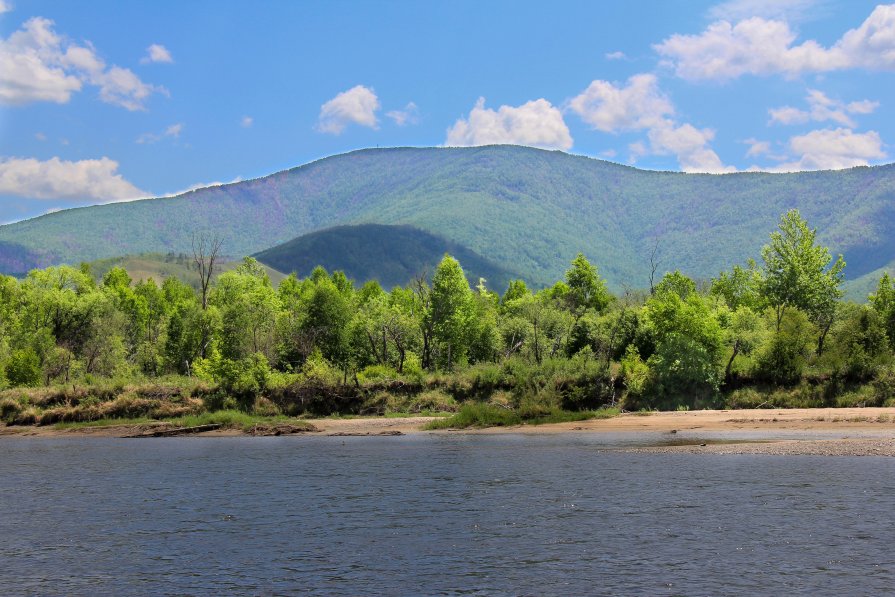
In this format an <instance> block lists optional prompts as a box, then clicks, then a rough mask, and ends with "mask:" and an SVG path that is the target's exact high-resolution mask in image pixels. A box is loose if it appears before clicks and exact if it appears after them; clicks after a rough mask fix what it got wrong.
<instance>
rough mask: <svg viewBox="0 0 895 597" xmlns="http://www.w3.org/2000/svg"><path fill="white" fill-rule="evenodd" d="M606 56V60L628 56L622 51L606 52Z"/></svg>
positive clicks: (621, 58) (622, 58)
mask: <svg viewBox="0 0 895 597" xmlns="http://www.w3.org/2000/svg"><path fill="white" fill-rule="evenodd" d="M604 56H605V57H606V60H624V59H625V58H627V56H625V53H624V52H621V51H617V52H606V53H605V54H604Z"/></svg>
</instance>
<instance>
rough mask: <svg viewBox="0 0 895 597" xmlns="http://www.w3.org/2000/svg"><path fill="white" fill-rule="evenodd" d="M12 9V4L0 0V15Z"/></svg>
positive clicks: (5, 0)
mask: <svg viewBox="0 0 895 597" xmlns="http://www.w3.org/2000/svg"><path fill="white" fill-rule="evenodd" d="M12 8H13V6H12V3H11V2H8V1H7V0H0V15H2V14H3V13H4V12H10V11H11V10H12Z"/></svg>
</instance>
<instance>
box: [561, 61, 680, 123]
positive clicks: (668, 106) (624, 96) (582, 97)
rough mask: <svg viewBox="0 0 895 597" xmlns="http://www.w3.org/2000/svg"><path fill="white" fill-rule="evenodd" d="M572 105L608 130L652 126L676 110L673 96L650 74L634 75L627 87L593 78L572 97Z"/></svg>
mask: <svg viewBox="0 0 895 597" xmlns="http://www.w3.org/2000/svg"><path fill="white" fill-rule="evenodd" d="M569 108H570V109H571V110H572V111H573V112H575V113H576V114H578V116H580V117H581V119H582V120H584V122H586V123H588V124H589V125H591V126H592V127H593V128H595V129H598V130H601V131H604V132H607V133H616V132H618V131H624V130H637V129H644V128H649V127H651V126H655V125H657V124H658V123H660V122H661V121H662V119H663V118H664V117H665V116H667V115H670V114H673V113H674V106H673V105H672V103H671V100H669V99H668V98H667V97H666V96H665V95H664V94H663V93H662V92H661V91H659V85H658V80H657V79H656V76H655V75H651V74H639V75H634V76H632V77H631V78H629V79H628V84H627V86H625V87H620V86H619V87H617V86H615V85H613V84H612V83H610V82H608V81H599V80H597V81H593V82H591V84H590V85H589V86H588V87H587V89H585V90H584V91H582V92H581V93H580V94H579V95H577V96H576V97H574V98H572V99H571V100H570V101H569Z"/></svg>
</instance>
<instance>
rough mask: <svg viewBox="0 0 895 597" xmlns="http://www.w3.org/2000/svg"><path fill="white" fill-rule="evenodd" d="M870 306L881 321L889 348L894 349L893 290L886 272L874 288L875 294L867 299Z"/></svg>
mask: <svg viewBox="0 0 895 597" xmlns="http://www.w3.org/2000/svg"><path fill="white" fill-rule="evenodd" d="M868 298H869V300H870V304H871V305H873V309H874V311H876V312H877V313H878V314H879V316H880V317H881V318H882V320H883V326H884V327H885V330H886V336H887V337H888V338H889V346H892V347H895V289H893V287H892V280H891V279H890V278H889V274H888V272H886V273H884V274H883V276H882V278H880V280H879V284H878V285H877V287H876V292H875V293H874V294H871V295H870V296H869V297H868Z"/></svg>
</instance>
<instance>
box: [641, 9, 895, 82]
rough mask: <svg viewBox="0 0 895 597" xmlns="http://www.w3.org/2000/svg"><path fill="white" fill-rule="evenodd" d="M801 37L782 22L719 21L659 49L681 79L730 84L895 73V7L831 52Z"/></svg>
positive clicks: (843, 39)
mask: <svg viewBox="0 0 895 597" xmlns="http://www.w3.org/2000/svg"><path fill="white" fill-rule="evenodd" d="M795 41H796V34H795V32H793V31H792V30H791V29H790V27H789V25H788V24H787V23H786V22H785V21H782V20H768V19H764V18H762V17H752V18H748V19H745V20H741V21H739V22H737V23H736V24H735V25H732V24H731V23H730V22H728V21H717V22H715V23H712V24H711V25H709V26H708V28H707V29H706V30H705V31H703V32H702V33H700V34H698V35H680V34H676V35H672V36H671V37H669V38H668V39H666V40H665V41H663V42H662V43H660V44H657V45H655V46H654V48H655V49H656V51H657V52H659V54H661V55H662V56H664V57H665V60H664V61H663V64H665V65H667V66H670V67H672V68H673V69H674V71H675V74H677V76H679V77H681V78H684V79H690V80H700V79H712V80H717V81H724V80H728V79H734V78H737V77H740V76H742V75H746V74H752V75H770V74H783V75H786V76H796V75H798V74H801V73H806V72H828V71H834V70H842V69H850V68H863V69H868V70H895V5H888V6H877V7H876V8H875V9H874V10H873V12H872V13H871V14H870V16H868V17H867V19H866V20H865V21H864V22H863V23H862V24H861V26H860V27H858V28H857V29H852V30H849V31H847V32H846V33H845V34H843V36H842V37H841V38H840V39H839V40H838V41H837V42H836V43H835V44H833V45H832V46H830V47H829V48H825V47H823V46H822V45H820V44H819V43H817V42H816V41H813V40H808V41H805V42H804V43H802V44H800V45H794V43H795Z"/></svg>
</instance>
